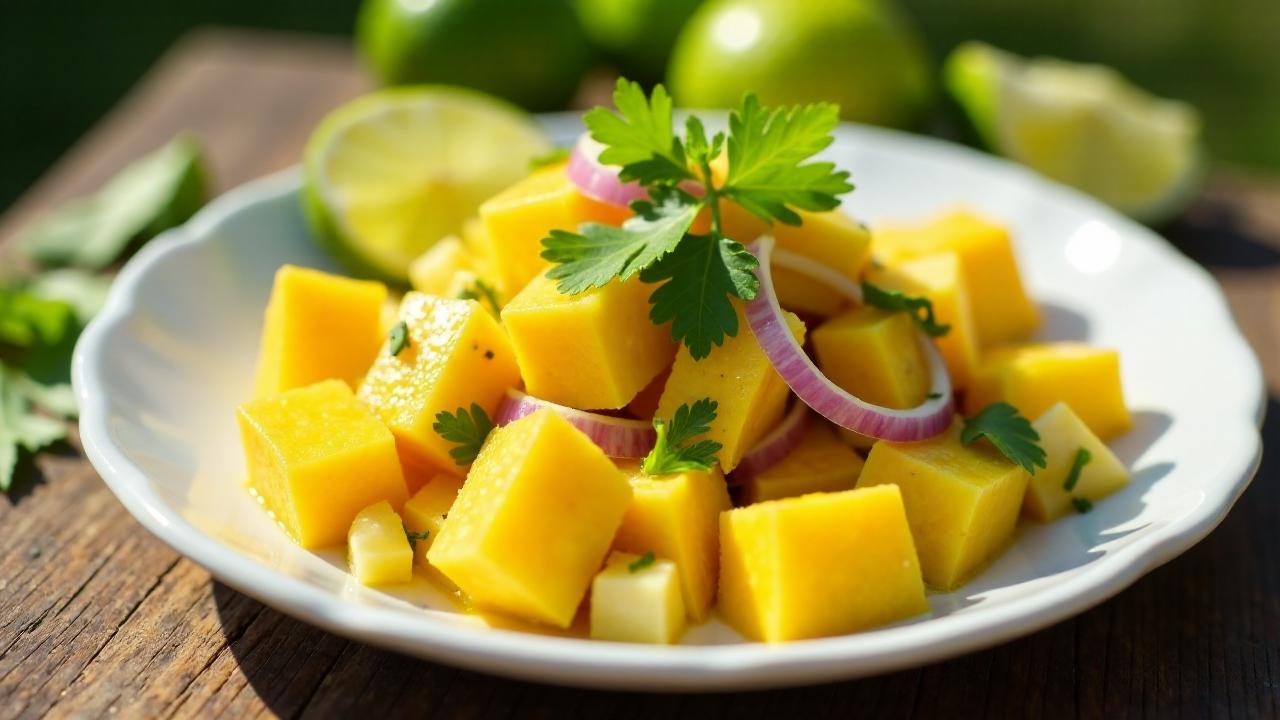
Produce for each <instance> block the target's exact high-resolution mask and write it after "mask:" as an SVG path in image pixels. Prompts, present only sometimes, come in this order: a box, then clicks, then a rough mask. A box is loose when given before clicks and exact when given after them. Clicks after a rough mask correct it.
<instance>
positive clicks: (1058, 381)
mask: <svg viewBox="0 0 1280 720" xmlns="http://www.w3.org/2000/svg"><path fill="white" fill-rule="evenodd" d="M997 401H1004V402H1007V403H1009V404H1010V405H1012V406H1014V407H1016V408H1018V411H1019V412H1021V413H1022V414H1023V415H1024V416H1026V417H1029V418H1034V417H1039V416H1040V415H1042V414H1044V413H1045V411H1047V410H1048V409H1049V408H1050V407H1053V406H1054V405H1056V404H1057V403H1060V402H1065V403H1066V404H1068V405H1070V406H1071V409H1072V410H1074V411H1075V413H1076V414H1077V415H1079V416H1080V419H1081V420H1084V422H1085V424H1086V425H1088V426H1089V429H1091V430H1093V432H1094V433H1096V434H1097V435H1098V437H1101V438H1103V439H1104V440H1108V439H1111V438H1113V437H1115V436H1117V435H1121V434H1123V433H1125V432H1126V431H1128V430H1129V428H1130V427H1132V425H1133V420H1132V419H1131V418H1130V416H1129V408H1128V407H1126V406H1125V404H1124V390H1123V389H1122V387H1121V384H1120V354H1119V353H1117V352H1116V351H1115V350H1108V349H1105V348H1095V347H1090V346H1088V345H1085V344H1083V343H1075V342H1057V343H1045V344H1038V345H1021V346H1014V347H1004V348H998V349H996V350H993V351H991V352H990V353H988V354H987V355H986V356H985V357H983V359H982V363H981V364H980V365H979V366H978V370H977V372H975V373H974V376H973V381H972V382H971V383H970V386H969V391H968V393H967V395H966V396H965V411H966V412H967V413H968V414H973V413H976V412H978V411H979V410H981V409H982V408H984V407H986V406H988V405H990V404H991V403H993V402H997Z"/></svg>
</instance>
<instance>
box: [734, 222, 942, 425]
mask: <svg viewBox="0 0 1280 720" xmlns="http://www.w3.org/2000/svg"><path fill="white" fill-rule="evenodd" d="M773 246H774V240H773V238H772V237H768V236H764V237H761V238H759V239H758V240H756V241H755V242H754V243H752V245H751V252H752V253H753V254H754V255H755V256H756V258H758V259H759V260H760V267H759V269H758V270H757V271H756V272H757V275H758V276H759V278H760V290H759V292H757V293H756V297H755V299H753V300H750V301H748V302H747V305H746V315H747V324H748V325H750V326H751V330H752V332H754V333H755V336H756V340H758V341H759V343H760V347H761V348H762V349H763V350H764V353H765V355H766V356H768V358H769V362H770V363H772V364H773V367H774V369H775V370H777V371H778V374H779V375H781V376H782V379H783V380H784V381H786V383H787V385H789V386H790V387H791V390H792V391H793V392H795V394H796V395H797V396H798V397H799V398H800V400H801V401H803V402H804V404H806V405H808V406H809V407H811V408H813V409H814V410H815V411H817V412H818V413H819V414H820V415H822V416H823V417H825V418H827V419H828V420H830V421H831V422H833V423H835V424H837V425H839V426H840V427H843V428H847V429H849V430H853V431H855V432H860V433H862V434H863V435H867V436H870V437H874V438H879V439H881V440H893V441H900V442H905V441H914V440H925V439H928V438H931V437H934V436H935V435H938V434H939V433H941V432H942V431H944V430H946V429H947V427H948V426H950V425H951V419H952V413H953V412H954V407H953V406H954V404H955V398H954V397H953V396H952V391H951V377H950V376H949V375H948V374H947V368H946V365H944V364H943V362H942V357H941V356H940V355H938V350H937V348H935V347H934V346H933V343H932V342H931V341H930V340H929V338H928V337H926V336H924V335H923V333H922V334H921V342H922V345H923V347H924V353H925V359H926V360H927V361H928V363H929V376H930V387H931V388H932V395H931V399H928V400H925V402H924V403H923V404H922V405H919V406H917V407H914V408H911V409H909V410H895V409H892V408H886V407H882V406H879V405H872V404H871V403H868V402H865V401H863V400H861V399H859V398H857V397H854V396H853V395H850V394H849V393H848V392H845V390H844V389H843V388H841V387H839V386H838V385H836V384H835V383H833V382H831V380H829V379H828V378H827V376H826V375H823V374H822V371H821V370H820V369H819V368H818V366H817V365H815V364H814V363H813V361H812V360H810V359H809V356H808V355H806V354H805V352H804V349H803V348H801V347H800V344H799V343H797V342H796V340H795V338H794V337H793V336H792V335H791V331H790V329H788V328H787V323H786V320H785V319H784V317H783V314H782V307H781V306H780V305H779V304H778V295H777V293H776V292H775V291H774V288H773V275H772V273H771V270H770V266H771V264H772V262H773V255H774V249H773ZM784 257H785V256H784ZM791 269H793V270H797V271H798V272H807V271H806V270H802V269H800V268H798V267H795V266H794V265H793V266H791ZM814 279H815V280H823V278H821V277H817V274H814ZM828 279H830V280H834V278H828ZM844 280H845V282H844V283H839V284H835V283H833V285H832V287H833V288H834V289H836V290H839V291H841V292H842V293H844V294H845V295H846V296H848V297H849V299H851V300H858V301H860V300H861V299H862V293H861V291H860V289H859V290H856V291H855V290H853V289H852V288H856V285H854V283H853V282H852V281H849V280H848V279H847V278H844Z"/></svg>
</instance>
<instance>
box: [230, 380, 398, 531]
mask: <svg viewBox="0 0 1280 720" xmlns="http://www.w3.org/2000/svg"><path fill="white" fill-rule="evenodd" d="M236 414H237V419H238V421H239V425H240V438H241V442H242V443H243V445H244V453H245V458H246V461H247V463H246V464H247V465H248V470H249V485H250V487H252V488H253V490H254V491H255V492H256V493H257V494H258V497H259V498H261V501H262V503H263V505H264V506H266V508H267V510H268V511H269V512H270V513H271V514H272V515H273V516H274V517H275V519H276V521H277V522H279V523H280V524H281V525H282V526H283V527H284V529H285V530H286V531H287V532H288V533H289V534H290V535H291V536H293V538H294V539H295V540H297V541H298V543H299V544H300V545H302V546H303V547H308V548H314V547H324V546H327V545H338V544H341V543H342V540H343V538H345V537H346V535H347V530H348V529H349V528H350V527H351V521H352V520H353V519H354V518H355V516H356V513H358V512H360V510H361V509H363V508H365V507H368V506H369V505H370V504H372V503H375V502H378V501H379V500H388V501H390V502H391V504H392V505H396V506H398V505H400V504H401V503H403V502H404V500H405V498H406V497H408V491H407V490H406V489H405V483H404V477H403V475H402V474H401V472H400V462H399V460H398V459H397V458H396V445H395V438H394V437H392V435H391V432H390V431H388V430H387V428H386V426H385V425H383V424H382V423H381V422H379V421H378V419H377V418H376V417H374V415H373V413H371V412H369V410H368V409H367V408H365V407H364V406H363V405H361V404H360V403H359V402H357V401H356V398H355V395H353V394H352V393H351V388H349V387H347V385H346V383H343V382H342V381H341V380H326V381H324V382H321V383H317V384H315V385H311V386H308V387H305V388H295V389H293V390H289V391H286V392H284V393H281V394H279V395H275V396H273V397H270V398H265V399H261V400H253V401H250V402H247V403H245V404H243V405H241V406H240V407H239V409H238V410H237V413H236Z"/></svg>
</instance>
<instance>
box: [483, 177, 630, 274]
mask: <svg viewBox="0 0 1280 720" xmlns="http://www.w3.org/2000/svg"><path fill="white" fill-rule="evenodd" d="M630 216H631V211H630V210H628V209H626V208H619V207H615V206H613V205H607V204H605V203H602V202H597V201H596V200H593V199H591V198H589V197H587V196H585V195H583V194H582V193H580V192H579V191H578V189H577V188H576V187H575V186H574V184H573V183H572V182H570V181H569V178H567V177H566V176H565V174H564V165H556V166H550V167H546V168H543V169H541V170H537V171H535V172H534V173H532V174H531V175H529V176H528V177H527V178H525V179H523V180H521V181H520V182H518V183H516V184H515V185H513V186H511V187H510V188H507V189H506V190H504V191H502V192H501V193H498V194H497V195H495V196H494V197H492V198H490V199H489V200H487V201H485V202H484V203H483V204H482V205H481V206H480V220H481V222H482V223H483V225H484V232H483V233H482V234H481V236H482V237H483V239H484V241H485V242H486V243H487V244H488V247H487V249H486V252H485V255H486V256H487V257H488V258H489V262H490V263H491V264H492V268H491V269H492V271H493V273H494V280H495V281H496V282H497V283H498V289H499V290H501V291H502V292H503V293H504V294H505V295H506V296H507V297H511V296H513V295H515V294H516V293H517V292H519V291H520V289H521V288H523V287H524V286H525V285H527V284H528V283H529V281H530V280H532V279H533V278H534V277H535V276H537V275H539V274H541V273H542V271H543V270H545V269H546V268H547V266H548V263H547V261H546V260H543V259H542V239H543V238H545V237H547V236H548V235H550V234H551V231H552V230H569V231H575V232H576V231H577V230H578V226H579V225H581V224H583V223H587V222H595V223H602V224H605V225H621V224H622V222H623V221H624V220H626V219H627V218H628V217H630Z"/></svg>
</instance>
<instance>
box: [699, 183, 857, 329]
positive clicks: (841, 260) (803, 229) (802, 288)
mask: <svg viewBox="0 0 1280 720" xmlns="http://www.w3.org/2000/svg"><path fill="white" fill-rule="evenodd" d="M720 210H721V214H722V217H723V223H724V228H725V233H726V234H727V235H728V236H729V237H731V238H733V239H734V240H738V241H739V242H742V243H744V244H745V243H750V242H751V241H753V240H755V239H756V238H757V237H759V236H761V235H766V234H768V235H772V236H773V237H774V239H775V240H776V241H777V247H778V249H780V250H787V251H789V252H793V253H796V254H799V255H803V256H805V257H807V258H809V259H811V260H816V261H818V262H820V263H822V264H823V265H825V266H827V267H829V268H831V269H832V270H835V271H836V272H838V273H840V274H841V275H844V276H845V277H847V278H849V279H850V280H854V281H857V280H859V279H860V278H861V277H862V271H863V269H864V268H865V267H866V264H867V260H868V259H869V258H870V254H871V253H870V251H871V234H870V233H869V232H867V229H866V227H864V226H863V225H861V224H860V223H858V222H857V221H855V220H853V219H852V218H850V217H849V216H848V215H845V214H844V213H843V212H841V211H839V210H829V211H827V212H809V211H807V210H801V211H800V212H799V215H800V220H801V224H800V225H798V226H797V225H787V224H784V223H774V224H773V225H772V226H770V225H767V224H766V223H765V222H764V221H763V220H761V219H759V218H757V217H756V216H755V215H752V214H751V213H750V212H747V211H746V210H744V209H743V208H742V207H741V206H739V205H737V204H736V203H732V202H724V203H721V205H720ZM773 284H774V290H775V291H776V292H777V294H778V303H779V304H780V305H782V307H784V308H786V309H788V310H794V311H796V312H803V313H809V314H813V315H819V316H822V317H829V316H831V315H834V314H835V313H837V312H838V311H839V310H840V309H841V308H842V307H843V306H844V304H845V301H844V297H843V296H842V295H840V294H839V293H836V292H834V291H833V290H831V289H830V288H828V287H826V286H824V285H822V284H821V283H816V282H814V281H813V279H812V278H810V277H808V276H806V275H801V274H798V273H793V272H791V271H790V270H787V269H786V268H774V270H773Z"/></svg>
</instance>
